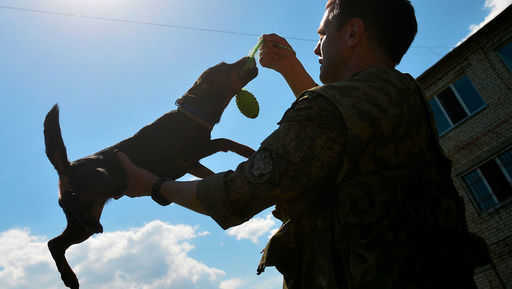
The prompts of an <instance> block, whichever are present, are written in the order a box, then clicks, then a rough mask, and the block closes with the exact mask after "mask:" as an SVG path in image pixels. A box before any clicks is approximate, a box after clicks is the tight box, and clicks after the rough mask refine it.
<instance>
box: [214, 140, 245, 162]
mask: <svg viewBox="0 0 512 289" xmlns="http://www.w3.org/2000/svg"><path fill="white" fill-rule="evenodd" d="M211 151H212V152H211V153H210V154H208V155H211V154H214V153H216V152H220V151H222V152H227V151H232V152H234V153H236V154H239V155H241V156H243V157H246V158H249V157H250V156H251V155H252V154H253V153H254V150H253V149H252V148H250V147H248V146H246V145H243V144H240V143H237V142H235V141H232V140H230V139H227V138H217V139H213V140H211Z"/></svg>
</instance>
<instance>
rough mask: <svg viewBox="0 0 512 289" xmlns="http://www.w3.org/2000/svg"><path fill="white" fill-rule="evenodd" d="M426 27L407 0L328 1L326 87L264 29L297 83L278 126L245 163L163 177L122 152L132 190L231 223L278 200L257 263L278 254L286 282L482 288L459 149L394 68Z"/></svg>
mask: <svg viewBox="0 0 512 289" xmlns="http://www.w3.org/2000/svg"><path fill="white" fill-rule="evenodd" d="M416 31H417V24H416V19H415V15H414V9H413V7H412V6H411V4H410V2H409V1H408V0H388V1H381V0H329V1H328V3H327V6H326V11H325V14H324V16H323V19H322V22H321V23H320V27H319V29H318V33H319V35H320V40H319V42H318V45H317V47H316V49H315V54H316V55H318V57H319V62H320V65H321V67H320V80H321V81H322V82H323V83H324V84H325V85H323V86H318V87H314V86H316V84H315V83H314V81H313V80H312V79H311V77H309V75H308V74H307V73H306V72H305V70H304V69H303V68H302V66H301V65H300V62H298V61H295V60H294V54H293V53H291V52H290V51H291V50H290V49H284V50H279V47H282V46H288V45H287V43H286V42H285V41H284V40H283V39H279V37H277V36H276V35H270V36H269V35H267V36H265V37H266V38H267V39H266V40H265V45H264V46H263V50H262V56H261V59H260V62H261V63H262V64H263V65H264V66H267V67H271V68H274V69H276V70H277V71H279V72H281V73H282V74H283V76H284V77H285V79H286V80H287V81H288V83H289V84H290V87H291V88H292V90H293V91H294V93H295V94H296V95H298V99H297V101H296V102H295V103H294V104H293V105H292V106H291V108H290V109H288V110H287V111H286V113H285V114H284V116H283V119H282V120H281V121H280V123H279V128H278V129H276V130H275V131H274V132H273V133H272V134H271V135H270V136H269V137H267V138H266V139H265V140H264V141H263V143H262V144H261V147H260V148H259V149H258V151H257V152H256V153H255V154H254V155H253V156H251V157H250V158H249V160H247V161H245V162H242V163H241V164H240V165H239V166H238V167H237V169H236V170H235V171H228V172H225V173H221V174H216V175H213V176H211V177H208V178H205V179H204V180H200V181H192V182H174V181H164V180H163V179H160V178H158V177H156V176H154V175H152V174H151V173H149V172H147V171H145V170H142V169H139V168H137V167H135V166H134V165H133V164H132V163H131V162H130V161H129V160H128V159H127V158H126V156H125V155H123V154H120V158H121V160H122V162H123V165H124V167H125V168H126V170H127V173H128V177H129V188H128V192H127V195H129V196H131V197H137V196H149V195H152V196H153V198H156V199H160V200H161V199H164V200H168V201H172V202H175V203H177V204H179V205H182V206H185V207H187V208H190V209H192V210H194V211H196V212H199V213H202V214H205V215H208V216H211V217H212V218H213V219H214V220H215V221H216V222H217V223H218V224H219V225H220V226H221V227H222V228H224V229H226V228H229V227H231V226H235V225H238V224H241V223H243V222H245V221H247V220H248V219H250V218H251V217H252V216H254V215H255V214H257V213H258V212H260V211H262V210H264V209H266V208H268V207H270V206H272V205H276V209H275V211H274V212H273V214H274V216H276V217H277V218H279V219H280V220H282V221H283V226H282V227H281V228H280V230H279V231H278V232H277V233H276V234H275V235H274V236H273V237H272V238H271V240H270V242H269V244H268V245H267V247H266V248H265V252H264V255H263V258H262V260H261V263H260V266H259V267H258V272H262V271H263V270H264V268H265V266H276V268H277V269H278V270H279V271H280V272H281V273H282V274H283V276H284V288H289V289H298V288H302V289H306V288H351V289H355V288H380V289H382V288H394V289H404V288H476V287H475V284H474V282H473V279H472V273H473V269H474V266H475V265H476V263H475V262H473V261H472V260H470V259H469V258H465V255H464V254H465V253H464V250H463V249H464V248H465V245H466V244H469V242H470V241H468V240H470V235H469V233H468V232H467V228H466V222H465V215H464V205H463V203H462V200H461V199H460V197H459V196H458V194H457V192H456V191H455V188H454V187H453V184H452V181H451V177H450V171H451V164H450V161H449V160H448V159H447V158H446V157H445V156H444V155H443V153H442V151H441V148H440V147H439V144H438V140H437V133H436V132H435V129H434V128H433V124H432V122H431V119H432V118H431V116H430V113H429V112H428V108H427V105H426V103H425V99H424V95H423V94H422V92H421V89H420V88H419V87H418V85H417V83H416V82H415V80H414V79H413V78H412V77H411V76H410V75H408V74H402V73H400V72H399V71H397V70H395V69H394V67H395V66H396V65H397V64H398V63H399V62H400V60H401V58H402V56H403V55H404V54H405V52H406V51H407V49H408V48H409V46H410V44H411V43H412V41H413V39H414V37H415V34H416ZM272 39H273V41H270V42H269V41H267V40H272ZM283 41H284V42H283ZM273 42H274V44H276V43H277V44H279V45H272V43H273ZM279 42H281V43H279ZM276 49H277V50H276ZM280 53H281V54H283V55H282V56H284V57H289V58H288V59H289V60H287V61H291V62H286V61H284V62H282V63H281V62H280V61H279V58H280V57H281V56H280ZM272 59H273V60H272ZM290 59H291V60H290ZM290 63H292V64H290ZM286 69H288V71H287V70H286ZM312 87H314V88H312ZM309 88H311V89H309ZM304 89H307V90H306V91H304V92H301V91H303V90H304ZM149 192H151V193H149Z"/></svg>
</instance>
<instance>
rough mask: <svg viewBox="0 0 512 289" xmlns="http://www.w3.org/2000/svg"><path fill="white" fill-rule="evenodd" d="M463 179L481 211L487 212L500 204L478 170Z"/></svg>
mask: <svg viewBox="0 0 512 289" xmlns="http://www.w3.org/2000/svg"><path fill="white" fill-rule="evenodd" d="M463 179H464V182H465V183H466V184H467V185H468V187H469V188H470V190H471V194H472V195H473V199H474V200H475V201H476V203H477V205H478V207H479V208H480V210H481V211H487V210H489V209H491V208H494V207H495V206H496V205H497V204H498V203H497V202H496V201H495V200H494V198H493V196H492V194H491V192H490V191H489V187H488V186H487V185H486V183H485V180H484V179H483V178H482V177H481V175H480V174H479V173H478V169H476V170H473V171H471V172H470V173H469V174H467V175H465V176H464V177H463Z"/></svg>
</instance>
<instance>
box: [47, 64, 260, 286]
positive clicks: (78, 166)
mask: <svg viewBox="0 0 512 289" xmlns="http://www.w3.org/2000/svg"><path fill="white" fill-rule="evenodd" d="M257 73H258V71H257V68H256V64H255V62H254V59H252V58H242V59H241V60H239V61H237V62H236V63H233V64H226V63H221V64H219V65H216V66H214V67H212V68H210V69H208V70H207V71H205V72H204V73H203V74H202V75H201V76H200V77H199V79H198V80H197V81H196V82H195V83H194V85H193V86H192V88H191V89H190V90H189V91H188V92H187V93H186V94H185V95H184V96H183V97H182V98H180V99H178V101H177V102H176V104H177V105H178V109H177V110H173V111H171V112H169V113H167V114H165V115H164V116H162V117H161V118H159V119H158V120H156V121H155V122H153V123H152V124H150V125H148V126H146V127H144V128H143V129H141V130H140V131H138V132H137V133H136V134H135V135H134V136H133V137H131V138H128V139H126V140H124V141H122V142H120V143H118V144H116V145H114V146H111V147H109V148H106V149H104V150H102V151H100V152H97V153H95V154H93V155H91V156H88V157H85V158H82V159H79V160H76V161H74V162H72V163H70V162H69V161H68V158H67V153H66V148H65V146H64V142H63V140H62V136H61V131H60V125H59V110H58V107H57V105H55V106H54V107H53V108H52V110H51V111H50V112H49V113H48V115H47V116H46V119H45V122H44V136H45V145H46V155H47V156H48V159H49V160H50V161H51V163H52V164H53V166H54V167H55V169H56V170H57V172H58V174H59V189H60V192H59V205H60V206H61V207H62V209H63V210H64V213H65V215H66V219H67V227H66V229H65V230H64V232H62V234H61V235H59V236H58V237H56V238H54V239H52V240H50V241H49V242H48V248H49V249H50V252H51V254H52V257H53V259H54V260H55V263H56V265H57V269H58V270H59V272H60V274H61V279H62V281H64V284H65V285H66V286H67V287H70V288H72V289H77V288H78V287H79V283H78V279H77V277H76V275H75V274H74V273H73V270H72V269H71V267H70V266H69V264H68V262H67V261H66V257H65V251H66V250H67V249H68V248H69V247H70V246H71V245H74V244H78V243H81V242H83V241H85V240H86V239H87V238H89V237H90V236H91V235H92V234H94V233H101V232H102V231H103V227H102V226H101V224H100V222H99V220H100V217H101V212H102V210H103V207H104V205H105V203H106V201H107V200H109V199H111V198H119V197H120V196H122V193H123V192H124V190H125V188H126V177H125V174H124V170H123V168H122V167H121V164H120V162H119V160H118V158H117V156H116V151H117V150H119V151H122V152H124V153H125V154H126V155H128V157H129V158H130V159H131V160H132V161H133V162H134V163H135V164H136V165H137V166H140V167H142V168H145V169H147V170H149V171H151V172H152V173H154V174H156V175H159V176H161V177H169V178H172V179H176V178H179V177H181V176H183V175H184V174H186V173H191V174H193V175H195V176H198V177H205V176H208V175H210V174H212V173H213V172H212V171H210V170H209V169H208V168H206V167H204V166H202V165H201V164H200V163H199V160H200V159H202V158H204V157H206V156H209V155H211V154H214V153H216V152H219V151H228V150H229V151H233V152H236V153H238V154H240V155H242V156H244V157H249V156H250V155H251V154H252V153H253V152H254V151H253V150H252V149H251V148H249V147H247V146H244V145H241V144H238V143H236V142H233V141H231V140H228V139H214V140H211V139H210V133H211V130H212V128H213V125H215V124H216V123H217V122H218V121H219V119H220V117H221V114H222V112H223V111H224V109H225V108H226V106H227V105H228V103H229V101H230V100H231V99H232V97H233V96H234V95H235V94H236V93H237V92H238V91H240V89H241V88H242V87H244V86H245V85H246V84H247V83H248V82H249V81H251V80H252V79H253V78H254V77H256V75H257Z"/></svg>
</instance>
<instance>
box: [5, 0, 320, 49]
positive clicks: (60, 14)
mask: <svg viewBox="0 0 512 289" xmlns="http://www.w3.org/2000/svg"><path fill="white" fill-rule="evenodd" d="M0 9H7V10H15V11H21V12H29V13H39V14H47V15H55V16H66V17H79V18H84V19H91V20H100V21H106V22H118V23H129V24H136V25H148V26H157V27H164V28H172V29H181V30H193V31H202V32H213V33H223V34H232V35H238V36H250V37H260V36H261V35H260V34H256V33H247V32H240V31H231V30H222V29H214V28H204V27H196V26H186V25H177V24H166V23H156V22H148V21H139V20H130V19H123V18H110V17H101V16H90V15H85V14H79V13H69V12H56V11H49V10H41V9H32V8H22V7H14V6H5V5H0ZM285 38H287V39H291V40H298V41H307V42H316V41H317V40H315V39H308V38H300V37H293V36H286V37H285Z"/></svg>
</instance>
